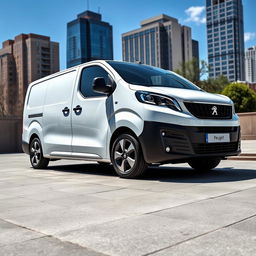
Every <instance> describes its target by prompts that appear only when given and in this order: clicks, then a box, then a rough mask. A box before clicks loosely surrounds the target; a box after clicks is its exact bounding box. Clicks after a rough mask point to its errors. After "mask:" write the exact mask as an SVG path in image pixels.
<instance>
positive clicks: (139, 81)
mask: <svg viewBox="0 0 256 256" xmlns="http://www.w3.org/2000/svg"><path fill="white" fill-rule="evenodd" d="M108 63H109V64H110V65H111V66H112V67H113V68H114V69H115V70H116V71H117V73H119V75H120V76H121V77H122V78H123V79H124V80H125V81H126V82H127V83H129V84H135V85H143V86H161V87H171V88H182V89H190V90H200V89H199V88H198V87H197V86H196V85H194V84H193V83H191V82H189V81H188V80H186V79H185V78H182V77H181V76H178V75H176V74H175V73H172V72H170V71H167V70H164V69H160V68H155V67H151V66H146V65H141V64H134V63H126V62H114V61H108Z"/></svg>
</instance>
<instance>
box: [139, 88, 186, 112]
mask: <svg viewBox="0 0 256 256" xmlns="http://www.w3.org/2000/svg"><path fill="white" fill-rule="evenodd" d="M135 95H136V98H137V99H138V101H140V102H142V103H146V104H151V105H156V106H162V107H168V108H170V109H172V110H175V111H179V112H182V110H181V107H180V105H179V103H178V102H177V101H176V100H175V99H173V98H171V97H167V96H164V95H161V94H156V93H151V92H143V91H137V92H136V93H135Z"/></svg>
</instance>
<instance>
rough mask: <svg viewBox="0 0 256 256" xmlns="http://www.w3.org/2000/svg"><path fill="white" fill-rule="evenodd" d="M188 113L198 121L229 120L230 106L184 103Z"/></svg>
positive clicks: (230, 115) (230, 116)
mask: <svg viewBox="0 0 256 256" xmlns="http://www.w3.org/2000/svg"><path fill="white" fill-rule="evenodd" d="M184 104H185V106H186V108H187V109H188V111H189V112H190V113H191V114H192V115H194V116H195V117H197V118H200V119H231V118H232V106H231V105H219V104H205V103H192V102H184Z"/></svg>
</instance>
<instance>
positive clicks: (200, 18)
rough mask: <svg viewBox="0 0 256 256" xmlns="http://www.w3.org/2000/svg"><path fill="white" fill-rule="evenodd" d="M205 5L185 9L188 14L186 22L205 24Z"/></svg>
mask: <svg viewBox="0 0 256 256" xmlns="http://www.w3.org/2000/svg"><path fill="white" fill-rule="evenodd" d="M204 12H205V6H191V7H189V8H188V9H186V10H185V13H186V14H187V16H188V17H187V19H186V20H185V21H186V22H195V23H197V24H204V23H206V18H205V15H204Z"/></svg>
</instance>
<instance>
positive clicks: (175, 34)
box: [122, 14, 194, 70]
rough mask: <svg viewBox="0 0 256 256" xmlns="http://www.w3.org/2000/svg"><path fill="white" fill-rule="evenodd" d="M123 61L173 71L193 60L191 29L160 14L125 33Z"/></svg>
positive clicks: (123, 37)
mask: <svg viewBox="0 0 256 256" xmlns="http://www.w3.org/2000/svg"><path fill="white" fill-rule="evenodd" d="M122 52H123V60H124V61H129V62H136V61H138V62H141V63H144V64H148V65H152V66H156V67H160V68H164V69H169V70H174V69H176V68H179V65H180V64H181V63H182V62H186V61H189V60H191V59H192V57H193V55H194V54H193V47H192V38H191V28H190V27H187V26H182V25H180V24H179V23H178V20H177V19H175V18H172V17H170V16H167V15H165V14H161V15H159V16H156V17H153V18H150V19H147V20H144V21H142V22H141V28H139V29H135V30H133V31H130V32H127V33H124V34H122Z"/></svg>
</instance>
